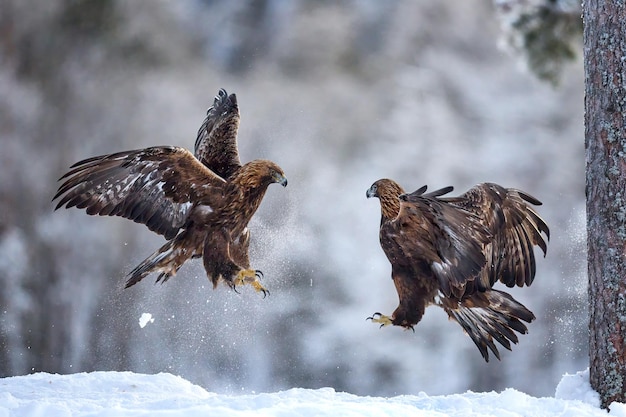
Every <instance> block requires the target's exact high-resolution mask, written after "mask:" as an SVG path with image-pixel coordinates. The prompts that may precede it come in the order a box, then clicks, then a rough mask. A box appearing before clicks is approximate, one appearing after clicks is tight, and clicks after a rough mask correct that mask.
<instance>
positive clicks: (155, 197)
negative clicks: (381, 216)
mask: <svg viewBox="0 0 626 417" xmlns="http://www.w3.org/2000/svg"><path fill="white" fill-rule="evenodd" d="M238 128H239V107H238V104H237V97H236V96H235V95H234V94H230V95H229V94H228V93H227V92H226V90H224V89H221V90H220V91H219V93H218V95H217V96H216V97H215V100H214V102H213V106H212V107H210V108H209V110H208V111H207V116H206V119H205V120H204V122H203V123H202V126H201V127H200V130H199V131H198V136H197V139H196V143H195V149H194V154H192V153H191V152H190V151H188V150H187V149H184V148H180V147H175V146H157V147H150V148H145V149H138V150H132V151H125V152H118V153H113V154H109V155H102V156H96V157H92V158H88V159H84V160H82V161H79V162H77V163H76V164H74V165H72V167H71V169H70V170H69V171H68V172H67V173H66V174H64V175H63V176H62V177H61V179H60V181H62V183H61V185H60V187H59V189H58V191H57V193H56V195H55V196H54V198H53V200H58V202H57V205H56V208H55V209H59V208H60V207H65V208H70V207H77V208H79V209H85V211H86V212H87V214H90V215H96V214H97V215H101V216H120V217H124V218H127V219H130V220H133V221H135V222H137V223H141V224H145V225H146V226H147V227H148V229H150V230H152V231H153V232H156V233H158V234H161V235H163V236H164V237H165V239H167V243H166V244H165V245H163V246H162V247H161V248H159V249H158V250H157V251H155V252H154V253H153V254H152V255H150V256H149V257H148V258H146V259H145V260H144V261H143V262H141V263H140V264H139V265H138V266H137V267H136V268H134V269H133V270H132V271H131V272H130V273H129V275H128V277H127V281H126V287H130V286H132V285H134V284H136V283H137V282H139V281H141V280H142V279H143V278H145V277H146V276H148V275H149V274H151V273H155V272H156V273H159V275H158V278H157V282H159V281H160V282H165V281H167V280H168V279H169V278H170V277H172V276H174V275H175V274H176V273H177V271H178V270H179V269H180V268H181V267H182V265H183V264H184V263H185V262H186V261H187V260H189V259H191V258H196V257H202V258H203V263H204V266H205V269H206V272H207V276H208V278H209V279H210V280H211V282H213V284H214V285H217V283H219V282H222V281H223V282H225V283H226V284H227V285H228V286H229V287H231V288H235V287H236V285H243V284H247V285H251V286H252V288H254V289H255V290H256V291H259V292H262V293H263V294H264V295H265V294H268V293H269V292H268V291H267V290H266V289H265V288H264V287H263V286H262V285H261V284H260V282H259V281H258V279H259V277H260V276H262V273H261V272H260V271H255V270H253V269H251V268H250V264H249V263H250V262H249V256H248V247H249V242H250V232H249V230H248V228H247V225H248V222H249V221H250V219H251V218H252V216H253V215H254V213H255V212H256V210H257V209H258V207H259V205H260V204H261V200H262V199H263V196H264V195H265V191H266V189H267V187H268V186H269V185H270V184H272V183H279V184H281V185H283V186H286V185H287V179H286V177H285V175H284V173H283V170H282V169H281V168H280V167H279V166H278V165H277V164H276V163H274V162H271V161H268V160H254V161H251V162H248V163H246V164H244V165H242V164H241V163H240V160H239V151H238V149H237V132H238ZM242 277H243V278H242ZM251 277H254V278H251Z"/></svg>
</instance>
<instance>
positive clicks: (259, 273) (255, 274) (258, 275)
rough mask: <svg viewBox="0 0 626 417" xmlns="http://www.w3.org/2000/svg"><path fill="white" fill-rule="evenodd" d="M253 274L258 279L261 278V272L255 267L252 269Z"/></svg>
mask: <svg viewBox="0 0 626 417" xmlns="http://www.w3.org/2000/svg"><path fill="white" fill-rule="evenodd" d="M254 276H255V277H257V278H258V279H261V278H263V272H262V271H259V270H258V269H257V270H255V271H254Z"/></svg>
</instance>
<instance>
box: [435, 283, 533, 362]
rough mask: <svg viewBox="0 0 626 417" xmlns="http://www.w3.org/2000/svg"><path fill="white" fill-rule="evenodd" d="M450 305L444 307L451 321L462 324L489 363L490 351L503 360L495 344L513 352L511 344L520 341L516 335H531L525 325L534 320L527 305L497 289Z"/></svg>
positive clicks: (446, 304) (445, 301)
mask: <svg viewBox="0 0 626 417" xmlns="http://www.w3.org/2000/svg"><path fill="white" fill-rule="evenodd" d="M450 304H451V301H450V300H444V302H443V305H442V307H443V308H444V310H446V312H447V313H448V316H449V317H450V319H453V320H455V321H456V322H458V323H459V324H460V325H461V327H462V328H463V330H465V332H466V333H467V335H468V336H469V337H470V338H471V339H472V341H473V342H474V344H475V345H476V347H477V348H478V350H479V351H480V353H481V355H482V357H483V358H484V359H485V361H486V362H489V351H491V352H492V353H493V354H494V355H495V357H496V358H498V360H499V359H500V352H499V351H498V348H497V345H496V344H495V343H494V341H497V342H498V343H499V344H500V345H502V346H504V347H505V348H506V349H508V350H511V342H513V343H514V344H517V342H518V341H519V339H518V337H517V334H515V332H518V333H520V334H526V333H528V328H527V327H526V325H525V324H524V323H523V322H526V323H530V322H531V321H533V320H534V319H535V315H534V314H533V313H532V312H531V311H530V310H528V309H527V308H526V307H525V306H524V305H522V304H521V303H519V302H517V301H516V300H515V299H514V298H513V297H511V296H510V295H509V294H507V293H505V292H502V291H497V290H490V291H486V292H477V293H475V294H474V295H473V296H472V297H470V298H468V299H465V300H463V301H461V302H460V303H458V304H457V305H455V306H452V305H450Z"/></svg>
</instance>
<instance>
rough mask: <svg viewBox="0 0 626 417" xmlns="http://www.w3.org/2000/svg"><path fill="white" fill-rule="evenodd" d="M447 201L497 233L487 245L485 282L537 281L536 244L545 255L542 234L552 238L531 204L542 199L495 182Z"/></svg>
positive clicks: (526, 282) (535, 203) (545, 249)
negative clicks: (473, 215) (535, 278)
mask: <svg viewBox="0 0 626 417" xmlns="http://www.w3.org/2000/svg"><path fill="white" fill-rule="evenodd" d="M445 200H446V201H448V202H451V203H452V204H454V205H456V206H458V207H461V208H463V209H465V210H467V211H469V212H471V213H473V214H475V215H476V216H477V217H479V218H480V219H481V222H482V223H483V224H484V225H485V226H486V227H487V228H488V229H489V231H490V232H491V234H492V235H493V240H492V242H491V243H489V244H488V245H487V246H485V256H486V257H487V261H488V262H487V264H486V266H485V268H484V270H483V271H482V273H481V279H480V280H481V282H484V283H485V284H487V283H489V284H488V285H489V286H492V285H493V284H494V283H495V282H496V281H498V280H500V281H501V282H502V283H504V284H505V285H507V286H508V287H513V286H514V285H518V286H520V287H522V286H524V284H525V285H530V284H531V283H532V282H533V279H534V277H535V272H536V262H535V255H534V251H533V246H535V245H536V246H539V247H540V248H541V250H542V251H543V254H544V256H545V254H546V251H547V243H546V240H545V239H544V237H543V236H542V233H545V235H546V238H547V239H548V240H549V239H550V230H549V229H548V226H547V225H546V223H545V221H544V220H543V219H542V218H541V217H540V216H539V214H537V212H536V211H535V210H534V209H533V208H532V207H531V206H530V204H533V205H541V202H540V201H539V200H537V199H536V198H534V197H532V196H530V195H528V194H526V193H524V192H523V191H520V190H516V189H513V188H504V187H502V186H500V185H498V184H493V183H483V184H478V185H476V186H474V187H472V188H471V189H470V190H468V191H467V192H466V193H464V194H462V195H460V196H459V197H455V198H447V199H445ZM529 203H530V204H529Z"/></svg>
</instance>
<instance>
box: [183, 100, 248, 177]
mask: <svg viewBox="0 0 626 417" xmlns="http://www.w3.org/2000/svg"><path fill="white" fill-rule="evenodd" d="M238 130H239V106H238V105H237V96H235V94H231V95H228V93H227V92H226V90H224V89H223V88H222V89H220V91H219V92H218V93H217V96H215V100H214V101H213V106H212V107H209V109H208V110H207V114H206V119H204V122H203V123H202V126H201V127H200V129H199V130H198V136H197V138H196V145H195V149H194V155H195V156H196V158H198V159H199V160H200V162H202V163H203V164H204V165H205V166H207V167H208V168H209V169H210V170H211V171H213V172H215V173H216V174H217V175H219V176H220V177H222V178H224V179H228V178H229V177H230V176H231V175H232V174H233V173H234V172H235V171H236V170H237V169H238V168H239V167H240V166H241V162H240V160H239V151H238V149H237V131H238Z"/></svg>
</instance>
